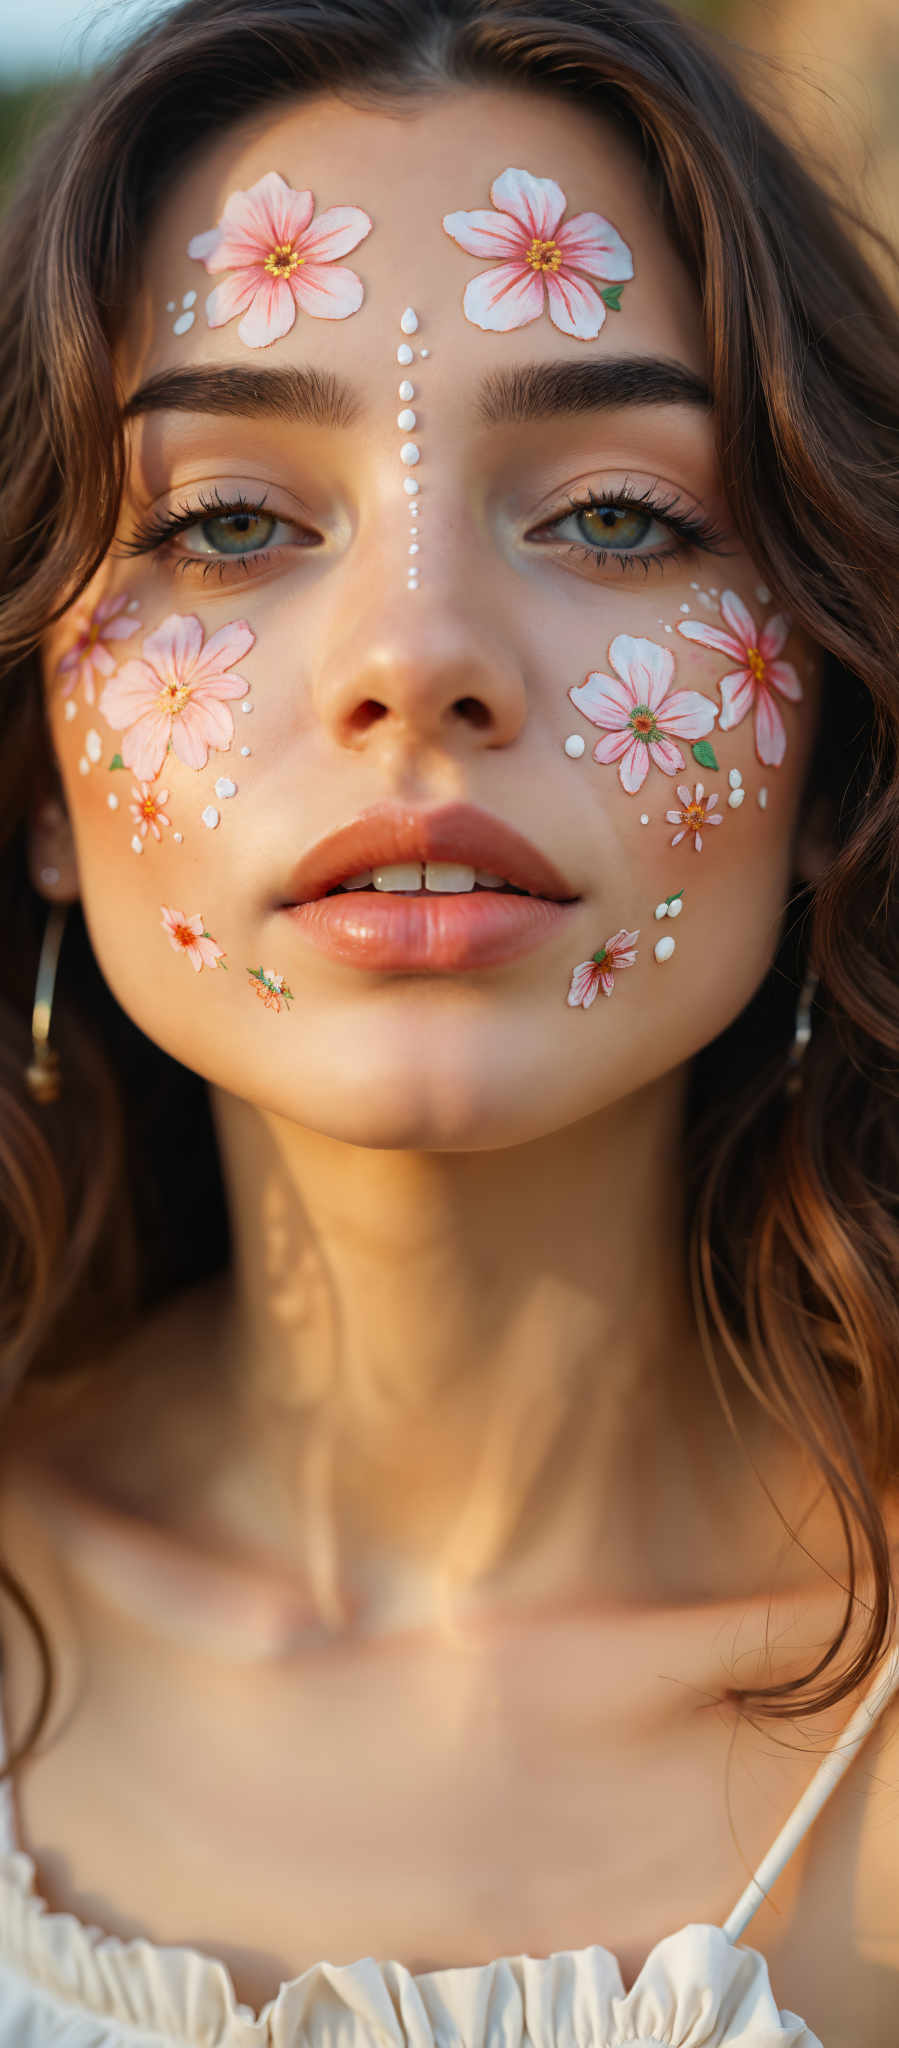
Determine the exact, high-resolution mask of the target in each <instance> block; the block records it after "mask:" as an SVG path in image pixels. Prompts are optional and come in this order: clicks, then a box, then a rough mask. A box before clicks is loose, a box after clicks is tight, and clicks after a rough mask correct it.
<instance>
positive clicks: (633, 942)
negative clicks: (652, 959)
mask: <svg viewBox="0 0 899 2048" xmlns="http://www.w3.org/2000/svg"><path fill="white" fill-rule="evenodd" d="M639 937H640V934H639V932H626V931H625V930H624V929H623V928H622V930H621V931H620V932H615V933H613V935H612V937H611V938H610V939H607V940H606V943H605V945H604V946H600V947H599V948H598V950H597V952H595V953H594V954H593V957H592V959H590V960H582V961H581V962H580V964H579V965H578V966H577V967H576V968H575V969H574V972H573V974H572V977H571V986H570V988H569V990H568V996H567V1001H568V1005H569V1008H570V1009H572V1010H576V1009H577V1008H578V1005H580V1006H581V1008H583V1009H585V1010H589V1008H590V1004H591V1003H594V1002H595V1001H596V998H597V996H598V994H599V991H600V989H602V992H603V995H604V996H610V995H611V993H612V990H613V988H614V987H615V976H616V974H619V973H620V972H621V969H622V968H623V967H633V965H634V962H635V960H636V958H637V940H638V938H639Z"/></svg>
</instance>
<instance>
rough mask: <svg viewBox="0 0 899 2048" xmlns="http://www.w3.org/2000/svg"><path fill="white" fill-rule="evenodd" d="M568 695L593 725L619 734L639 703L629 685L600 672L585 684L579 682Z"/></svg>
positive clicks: (596, 672) (587, 679)
mask: <svg viewBox="0 0 899 2048" xmlns="http://www.w3.org/2000/svg"><path fill="white" fill-rule="evenodd" d="M568 695H569V697H570V698H571V702H572V704H576V705H577V708H578V710H579V711H582V712H583V714H584V717H585V718H589V720H590V723H591V725H601V726H603V727H605V729H606V730H607V731H608V732H620V731H621V730H622V728H623V727H624V726H626V725H627V721H628V719H629V717H630V715H631V712H632V710H633V708H634V705H635V704H636V702H637V699H636V697H635V696H634V694H633V691H632V690H630V689H629V688H628V686H627V684H626V683H617V682H615V680H614V678H613V677H612V676H604V675H601V674H600V672H599V670H598V669H594V670H593V671H592V672H591V674H590V675H588V676H587V677H586V678H585V680H584V682H582V683H577V684H576V685H575V687H574V689H572V690H569V692H568Z"/></svg>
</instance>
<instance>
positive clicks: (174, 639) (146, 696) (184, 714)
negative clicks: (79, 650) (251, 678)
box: [99, 612, 256, 782]
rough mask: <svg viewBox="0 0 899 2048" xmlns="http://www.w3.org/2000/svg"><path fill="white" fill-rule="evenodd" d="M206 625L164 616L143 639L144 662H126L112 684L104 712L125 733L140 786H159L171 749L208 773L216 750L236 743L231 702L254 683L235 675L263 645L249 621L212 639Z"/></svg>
mask: <svg viewBox="0 0 899 2048" xmlns="http://www.w3.org/2000/svg"><path fill="white" fill-rule="evenodd" d="M204 639H205V636H204V633H203V627H202V625H201V623H200V620H199V619H198V618H197V617H196V615H195V614H194V613H189V614H188V616H187V617H186V618H184V617H182V616H181V615H180V613H178V612H172V613H170V615H169V617H168V618H166V619H163V621H162V625H161V626H157V627H156V629H155V632H153V633H149V634H148V635H147V637H146V639H145V640H144V642H143V646H142V648H141V656H140V659H139V660H134V661H126V662H125V664H124V667H123V668H120V669H119V672H118V674H117V675H115V676H113V678H112V680H111V681H110V682H108V683H107V685H106V688H105V690H104V692H103V695H102V697H101V699H100V706H99V709H100V711H101V713H102V715H103V717H104V718H105V719H106V720H107V723H108V724H109V725H111V726H113V728H114V729H115V730H116V731H121V732H124V735H125V737H124V739H123V741H122V751H121V760H122V762H123V763H124V765H125V767H126V768H131V769H133V771H134V774H135V776H136V778H137V780H138V781H139V782H154V781H155V779H156V776H157V775H158V774H159V771H160V769H161V767H162V764H163V761H164V760H165V757H166V753H167V751H168V749H169V747H170V746H171V747H172V749H173V750H174V752H175V753H176V754H177V756H178V759H179V760H180V761H183V762H184V763H185V765H186V766H187V767H188V768H205V766H206V762H207V760H208V758H209V749H210V747H215V748H216V749H222V748H226V747H229V746H230V745H231V741H232V738H233V736H234V720H233V718H232V716H231V712H230V710H229V708H228V704H227V702H226V699H228V698H233V697H243V696H245V695H246V692H247V691H248V689H249V687H250V685H249V683H248V682H247V681H246V678H245V677H244V676H240V675H229V674H227V673H226V671H227V670H229V669H230V668H232V666H233V664H234V662H235V661H239V660H240V658H241V656H242V655H244V654H247V653H248V652H249V649H250V648H251V647H253V646H254V645H255V642H256V635H255V633H254V632H253V631H252V630H251V628H250V627H249V626H248V625H247V622H246V619H236V620H235V621H234V623H233V624H232V625H228V626H222V627H220V629H219V631H218V632H217V633H213V635H212V637H211V639H209V640H206V641H205V645H204Z"/></svg>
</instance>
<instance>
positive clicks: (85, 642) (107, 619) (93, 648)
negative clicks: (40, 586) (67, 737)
mask: <svg viewBox="0 0 899 2048" xmlns="http://www.w3.org/2000/svg"><path fill="white" fill-rule="evenodd" d="M134 608H135V603H134V600H133V599H132V601H131V603H129V601H128V598H127V595H126V596H124V597H104V598H101V600H100V603H99V604H98V605H97V606H96V608H95V610H94V611H93V612H92V613H91V615H90V617H89V618H88V617H87V616H86V615H85V614H84V613H83V612H81V613H76V619H75V623H76V625H77V627H78V637H77V639H76V640H75V641H74V643H73V645H72V646H71V647H70V648H69V650H68V653H67V654H64V655H63V657H62V660H61V662H60V664H59V668H58V670H57V674H58V675H61V676H63V675H64V676H67V677H68V678H69V680H68V682H66V683H65V684H64V686H63V691H62V694H63V696H64V697H70V696H71V693H72V691H73V690H74V689H76V688H77V686H78V684H79V683H82V684H83V686H84V700H85V703H86V704H92V703H93V701H94V685H95V683H96V681H97V678H98V677H100V676H111V675H112V672H113V670H114V668H115V661H114V658H113V656H112V654H111V653H110V651H109V642H110V641H116V640H129V639H130V637H131V635H132V633H136V632H137V629H138V626H139V625H140V620H139V619H136V618H135V617H134V616H133V614H134ZM126 610H127V612H128V613H130V614H131V616H130V617H123V613H125V611H126ZM74 716H75V707H74V704H73V706H72V709H71V711H70V710H69V708H68V705H67V706H66V717H67V718H74Z"/></svg>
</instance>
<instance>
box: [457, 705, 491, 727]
mask: <svg viewBox="0 0 899 2048" xmlns="http://www.w3.org/2000/svg"><path fill="white" fill-rule="evenodd" d="M453 708H454V710H456V711H458V713H459V715H460V717H462V718H467V719H468V722H469V724H470V725H474V726H476V727H477V729H478V731H479V732H480V731H483V728H484V726H485V725H489V724H490V713H489V711H488V709H487V706H486V704H482V703H481V700H480V698H479V697H460V698H458V700H457V702H456V704H455V705H454V707H453Z"/></svg>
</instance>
